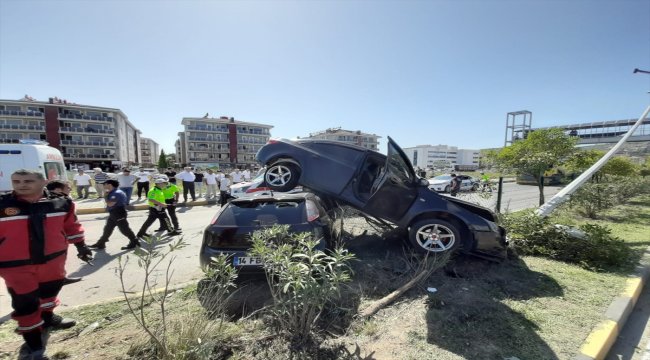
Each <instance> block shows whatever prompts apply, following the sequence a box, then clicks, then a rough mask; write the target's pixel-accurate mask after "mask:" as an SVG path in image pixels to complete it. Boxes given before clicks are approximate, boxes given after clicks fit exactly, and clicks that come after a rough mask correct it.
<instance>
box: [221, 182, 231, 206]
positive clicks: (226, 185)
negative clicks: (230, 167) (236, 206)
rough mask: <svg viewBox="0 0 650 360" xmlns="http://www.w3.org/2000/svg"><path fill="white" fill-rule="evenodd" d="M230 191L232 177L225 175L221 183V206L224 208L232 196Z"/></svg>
mask: <svg viewBox="0 0 650 360" xmlns="http://www.w3.org/2000/svg"><path fill="white" fill-rule="evenodd" d="M229 189H230V175H224V177H223V179H221V181H219V205H221V206H224V205H226V203H227V202H228V198H229V197H230V194H228V190H229Z"/></svg>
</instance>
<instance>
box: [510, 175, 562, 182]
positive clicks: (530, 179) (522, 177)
mask: <svg viewBox="0 0 650 360" xmlns="http://www.w3.org/2000/svg"><path fill="white" fill-rule="evenodd" d="M516 181H517V184H519V185H537V181H535V177H533V176H532V175H528V174H521V175H517V180H516ZM561 183H562V176H561V175H560V174H553V175H550V176H544V185H559V184H561Z"/></svg>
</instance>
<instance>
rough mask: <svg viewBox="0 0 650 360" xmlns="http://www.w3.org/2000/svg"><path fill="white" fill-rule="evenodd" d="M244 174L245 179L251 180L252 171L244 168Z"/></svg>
mask: <svg viewBox="0 0 650 360" xmlns="http://www.w3.org/2000/svg"><path fill="white" fill-rule="evenodd" d="M242 176H243V177H244V181H251V172H250V170H248V169H244V171H242Z"/></svg>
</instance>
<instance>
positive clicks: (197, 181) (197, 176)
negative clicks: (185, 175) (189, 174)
mask: <svg viewBox="0 0 650 360" xmlns="http://www.w3.org/2000/svg"><path fill="white" fill-rule="evenodd" d="M194 190H195V191H196V194H197V195H196V196H198V197H201V192H202V191H203V171H201V169H199V168H196V171H195V172H194Z"/></svg>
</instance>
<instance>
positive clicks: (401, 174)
mask: <svg viewBox="0 0 650 360" xmlns="http://www.w3.org/2000/svg"><path fill="white" fill-rule="evenodd" d="M417 194H418V189H417V177H416V176H415V171H414V170H413V166H412V165H411V162H410V161H409V159H408V158H407V157H406V154H405V153H404V151H403V150H402V149H401V148H400V147H399V146H398V145H397V144H396V143H395V142H394V141H393V139H391V138H390V137H388V156H387V158H386V164H385V165H384V167H383V169H382V171H381V173H380V174H379V176H377V178H376V179H375V181H374V183H373V184H372V188H371V189H370V198H369V199H368V201H367V202H366V204H365V206H364V207H363V211H364V212H365V213H366V214H368V215H372V216H375V217H378V218H381V219H384V220H388V221H392V222H397V221H399V219H401V218H402V216H404V213H406V211H408V209H409V208H410V207H411V204H412V203H413V202H414V201H415V199H416V198H417Z"/></svg>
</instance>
